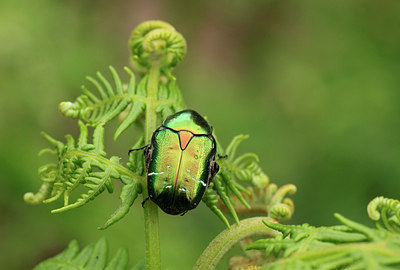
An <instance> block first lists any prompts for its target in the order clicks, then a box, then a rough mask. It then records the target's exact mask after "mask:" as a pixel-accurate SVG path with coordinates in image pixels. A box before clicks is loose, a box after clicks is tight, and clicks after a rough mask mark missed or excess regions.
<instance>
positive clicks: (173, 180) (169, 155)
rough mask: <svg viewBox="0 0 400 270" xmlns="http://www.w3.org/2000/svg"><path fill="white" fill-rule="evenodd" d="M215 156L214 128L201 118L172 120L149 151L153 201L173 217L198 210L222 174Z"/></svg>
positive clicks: (184, 114) (187, 113) (186, 115)
mask: <svg viewBox="0 0 400 270" xmlns="http://www.w3.org/2000/svg"><path fill="white" fill-rule="evenodd" d="M215 155H216V142H215V139H214V137H213V136H212V128H211V126H210V125H209V124H208V123H207V121H206V120H205V119H204V118H203V117H202V116H201V115H200V114H198V113H197V112H195V111H193V110H184V111H180V112H177V113H175V114H172V115H170V116H168V117H167V118H166V119H165V121H164V122H163V124H162V125H161V126H160V127H159V128H157V129H156V131H154V133H153V136H152V138H151V142H150V145H149V146H147V147H146V149H145V159H146V168H147V187H148V192H149V197H150V199H151V200H152V201H153V202H155V203H156V204H157V205H158V206H159V207H160V208H161V209H162V210H163V211H164V212H166V213H168V214H171V215H178V214H184V213H186V212H187V211H188V210H191V209H194V208H195V207H196V206H197V205H198V204H199V202H200V200H201V198H202V197H203V195H204V192H205V190H206V188H207V186H208V184H209V183H210V181H211V180H212V178H213V177H214V176H215V174H216V173H217V172H218V164H217V163H216V162H215Z"/></svg>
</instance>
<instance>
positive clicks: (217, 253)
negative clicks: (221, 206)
mask: <svg viewBox="0 0 400 270" xmlns="http://www.w3.org/2000/svg"><path fill="white" fill-rule="evenodd" d="M263 219H266V218H265V217H254V218H247V219H243V220H241V221H240V222H239V224H235V225H233V226H232V227H231V228H230V229H226V230H224V231H223V232H222V233H220V234H219V235H217V237H215V238H214V240H212V242H211V243H210V244H209V245H208V247H207V248H206V249H205V250H204V251H203V253H202V254H201V256H200V258H199V259H198V260H197V262H196V264H195V266H194V267H193V270H203V269H204V270H209V269H215V267H216V266H217V264H218V262H219V261H220V260H221V258H222V257H223V256H224V255H225V253H226V252H228V250H229V249H231V247H232V246H233V245H235V244H236V243H237V242H239V241H240V240H242V239H244V238H246V237H249V236H253V235H264V236H267V237H275V236H277V235H279V234H280V232H278V231H275V230H272V229H269V228H267V227H266V226H265V224H264V223H263V222H262V220H263ZM267 219H268V218H267Z"/></svg>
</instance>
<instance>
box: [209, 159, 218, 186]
mask: <svg viewBox="0 0 400 270" xmlns="http://www.w3.org/2000/svg"><path fill="white" fill-rule="evenodd" d="M218 172H219V165H218V163H217V162H215V160H213V161H211V166H210V176H209V178H208V184H210V182H211V180H212V179H213V178H214V176H215V175H216V174H217V173H218Z"/></svg>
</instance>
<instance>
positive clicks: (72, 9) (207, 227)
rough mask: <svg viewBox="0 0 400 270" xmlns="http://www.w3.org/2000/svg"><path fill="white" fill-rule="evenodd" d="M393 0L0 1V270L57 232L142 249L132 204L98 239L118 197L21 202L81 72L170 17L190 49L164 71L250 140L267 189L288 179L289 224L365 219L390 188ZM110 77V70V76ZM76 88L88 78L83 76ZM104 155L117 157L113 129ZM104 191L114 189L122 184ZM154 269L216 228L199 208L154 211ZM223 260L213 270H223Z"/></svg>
mask: <svg viewBox="0 0 400 270" xmlns="http://www.w3.org/2000/svg"><path fill="white" fill-rule="evenodd" d="M399 14H400V1H397V0H392V1H391V0H384V1H375V0H364V1H360V0H356V1H346V0H338V1H318V0H309V1H295V0H293V1H290V0H289V1H273V0H269V1H268V0H264V1H261V0H247V1H240V0H231V1H227V0H217V1H211V0H210V1H178V0H173V1H162V0H151V1H124V0H116V1H105V0H100V1H67V0H65V1H53V0H43V1H14V0H3V1H1V2H0V179H1V188H0V268H2V269H9V270H10V269H11V270H12V269H31V268H32V267H33V266H34V265H36V264H37V263H38V262H39V261H41V260H43V259H45V258H47V257H49V256H52V255H54V254H56V253H58V252H59V251H60V250H62V249H63V248H64V247H65V246H66V245H67V243H68V242H69V241H70V240H71V239H78V240H79V243H80V244H81V246H82V245H86V244H88V243H92V242H95V241H97V239H99V238H100V237H103V236H104V237H106V238H107V239H108V240H109V243H110V253H111V255H112V254H114V253H115V251H116V249H117V247H119V246H125V247H128V248H129V252H130V257H131V262H132V261H138V260H140V259H141V258H143V256H144V238H143V214H142V211H141V207H140V204H139V203H137V202H136V203H135V205H134V206H133V207H132V209H131V211H130V213H129V214H128V216H127V217H126V218H124V219H123V220H122V221H120V222H118V223H117V224H115V225H113V226H112V227H110V228H109V229H108V230H106V231H98V230H96V227H97V226H99V225H102V224H103V223H104V222H105V220H106V219H107V218H108V217H109V215H110V214H111V213H113V212H114V210H115V209H116V208H117V207H118V205H119V199H118V195H117V194H118V192H116V193H114V194H111V195H108V194H106V193H104V194H103V195H101V196H100V197H98V198H97V199H96V200H95V201H93V202H91V203H89V204H87V205H86V206H84V207H82V208H79V209H75V210H72V211H69V212H66V213H61V214H56V215H52V214H50V212H49V211H50V210H51V209H52V208H55V207H57V206H59V205H60V203H61V202H57V203H53V204H51V205H42V206H37V207H33V206H28V205H25V204H24V202H23V200H22V197H23V194H24V193H25V192H28V191H36V190H37V189H38V187H39V185H40V183H39V180H38V177H37V168H38V167H39V166H41V165H43V164H45V163H47V162H50V161H51V159H50V158H49V157H40V158H39V157H38V156H37V153H38V151H39V150H40V149H42V148H45V147H47V146H48V145H47V143H46V142H45V141H44V140H43V139H42V137H41V136H40V132H41V131H46V132H48V133H49V134H51V135H52V136H54V137H55V138H58V139H62V138H63V136H64V134H66V133H72V134H74V135H76V134H77V125H76V122H75V121H73V120H70V119H66V118H63V117H62V116H61V115H60V114H59V113H58V104H59V103H60V102H61V101H69V100H75V98H76V97H77V96H78V95H79V94H80V85H82V84H83V83H86V82H85V79H84V78H85V76H86V75H94V74H95V72H96V71H98V70H99V71H101V72H103V73H104V74H107V76H108V75H109V73H108V69H107V66H108V65H110V64H111V65H114V66H115V67H116V68H117V70H118V71H119V72H120V73H121V74H123V72H122V67H123V66H125V65H128V64H129V61H128V59H129V52H128V45H127V44H128V39H129V36H130V32H131V31H132V29H133V28H134V27H135V26H136V25H137V24H138V23H140V22H142V21H144V20H148V19H162V20H165V21H168V22H170V23H171V24H173V25H174V26H175V27H176V29H177V30H178V31H179V32H181V33H182V34H183V35H184V36H185V37H186V39H187V43H188V54H187V56H186V57H185V59H184V61H183V62H182V63H181V64H180V65H179V66H178V67H177V68H176V70H175V75H176V77H177V78H178V82H179V85H180V87H181V89H182V91H183V94H184V98H185V101H186V103H187V105H188V106H189V107H191V108H193V109H195V110H198V111H199V112H201V113H202V114H204V115H207V117H208V119H209V121H210V122H211V123H212V125H213V126H214V128H215V129H216V131H217V133H218V138H219V140H220V141H221V142H222V143H223V144H224V145H226V144H227V143H228V142H229V141H230V140H231V138H232V137H233V136H234V135H236V134H239V133H244V134H250V136H251V137H250V139H249V140H248V141H246V142H244V143H243V144H242V146H241V148H240V151H241V152H244V151H252V152H256V153H257V154H258V155H259V156H260V159H261V165H262V167H263V168H264V171H265V172H266V173H267V174H268V175H269V177H270V179H271V181H272V182H275V183H277V184H278V185H283V184H287V183H293V184H295V185H296V186H297V187H298V193H297V194H296V195H294V196H293V199H294V201H295V205H296V211H295V214H294V216H293V218H292V219H291V220H290V221H288V222H290V223H293V224H299V223H303V222H308V223H311V224H313V225H331V224H336V223H337V221H336V220H335V219H334V218H333V213H334V212H340V213H342V214H343V215H345V216H347V217H351V218H352V219H354V220H356V221H359V222H362V223H365V224H368V225H372V223H371V222H369V220H368V218H367V215H366V210H365V209H366V205H367V203H368V202H369V201H370V200H371V199H372V198H374V197H375V196H378V195H384V196H387V197H392V198H397V199H398V198H399V190H400V181H399V180H400V166H399V163H400V143H399V135H400V117H399V116H400V106H399V101H400V31H399V30H400V16H399ZM108 78H110V76H108ZM86 84H87V83H86ZM107 140H108V145H109V148H108V149H106V150H108V152H109V153H113V154H118V155H120V156H124V157H125V155H126V151H127V149H129V148H130V147H131V145H132V144H133V143H134V142H135V140H136V137H135V136H134V135H133V134H129V132H126V133H125V134H124V135H123V136H122V138H121V139H120V140H119V141H117V142H116V143H114V142H112V140H111V139H110V136H109V137H108V138H107ZM116 185H117V189H118V188H120V185H118V184H116ZM160 224H161V248H162V260H163V262H162V263H163V267H164V268H168V269H191V267H192V266H193V264H194V262H195V261H196V259H197V257H198V256H199V255H200V253H201V251H202V250H203V249H204V248H205V247H206V245H207V243H208V242H210V241H211V240H212V239H213V237H214V236H215V235H217V234H218V232H220V231H221V230H223V229H224V226H223V224H222V223H221V222H220V221H219V220H218V219H217V217H216V216H214V214H212V213H211V212H210V211H209V210H208V209H207V208H206V207H205V206H203V205H201V206H200V207H198V209H196V211H192V212H190V213H188V214H187V215H185V216H184V217H179V216H178V217H176V216H168V215H166V214H163V213H160ZM225 268H226V264H225V263H222V264H221V265H220V267H219V269H225Z"/></svg>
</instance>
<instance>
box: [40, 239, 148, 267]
mask: <svg viewBox="0 0 400 270" xmlns="http://www.w3.org/2000/svg"><path fill="white" fill-rule="evenodd" d="M107 258H108V243H107V241H106V240H105V239H104V238H102V239H100V240H99V241H97V242H96V243H95V244H89V245H87V246H86V247H84V248H83V249H82V250H81V251H80V250H79V246H78V242H77V241H76V240H73V241H71V242H70V243H69V245H68V247H67V248H66V249H65V250H64V251H62V252H61V253H60V254H58V255H56V256H55V257H53V258H50V259H47V260H46V261H43V262H42V263H40V264H39V265H37V266H36V267H35V268H34V270H53V269H98V270H115V269H120V270H127V269H129V268H128V266H129V264H128V263H129V255H128V251H127V250H126V249H125V248H120V249H118V251H117V252H116V253H115V255H114V256H113V257H112V258H111V259H110V260H108V259H107ZM130 269H137V270H139V269H144V265H143V263H139V264H137V265H135V266H133V267H132V268H130Z"/></svg>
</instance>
